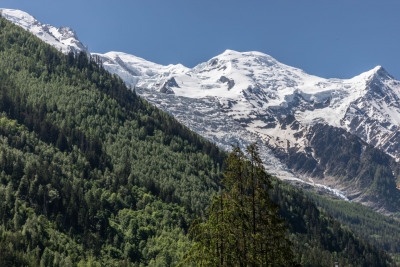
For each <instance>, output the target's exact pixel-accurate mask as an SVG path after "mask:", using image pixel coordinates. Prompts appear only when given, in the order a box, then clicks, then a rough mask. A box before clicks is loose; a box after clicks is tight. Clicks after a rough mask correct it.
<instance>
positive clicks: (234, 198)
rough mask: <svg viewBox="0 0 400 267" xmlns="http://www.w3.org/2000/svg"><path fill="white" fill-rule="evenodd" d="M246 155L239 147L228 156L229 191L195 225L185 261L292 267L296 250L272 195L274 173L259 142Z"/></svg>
mask: <svg viewBox="0 0 400 267" xmlns="http://www.w3.org/2000/svg"><path fill="white" fill-rule="evenodd" d="M247 152H248V156H247V157H246V156H245V155H244V154H243V152H242V151H241V150H240V149H239V147H237V146H236V147H234V149H233V151H232V153H230V155H229V157H228V159H227V171H226V173H225V178H224V179H223V184H224V186H225V190H224V191H223V192H222V194H221V195H219V196H217V197H215V198H214V200H213V202H212V204H211V207H210V209H209V211H208V218H207V220H206V222H203V223H201V222H197V223H195V224H194V225H193V226H192V227H191V236H192V237H193V238H194V242H195V243H194V245H193V247H192V249H191V250H190V251H189V253H188V255H187V258H186V259H185V263H188V262H193V263H196V264H198V265H201V266H289V265H294V261H293V253H292V250H291V247H290V243H289V242H288V240H287V238H286V235H285V232H286V230H287V229H286V227H285V226H284V224H283V221H282V220H281V219H280V218H279V216H278V207H277V206H276V205H275V203H273V202H272V201H271V199H270V197H269V195H268V190H269V189H270V187H271V182H270V179H271V177H270V176H269V175H268V174H267V173H266V172H265V171H264V167H263V164H262V162H261V160H260V158H259V156H258V151H257V146H256V145H255V144H253V145H251V146H249V147H248V148H247Z"/></svg>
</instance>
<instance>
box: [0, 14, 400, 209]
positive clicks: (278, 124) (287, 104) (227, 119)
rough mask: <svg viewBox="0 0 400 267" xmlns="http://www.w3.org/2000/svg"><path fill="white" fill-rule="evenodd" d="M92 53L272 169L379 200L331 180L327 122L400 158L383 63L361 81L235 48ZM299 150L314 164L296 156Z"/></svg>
mask: <svg viewBox="0 0 400 267" xmlns="http://www.w3.org/2000/svg"><path fill="white" fill-rule="evenodd" d="M0 10H1V14H2V16H3V17H5V18H7V19H9V20H10V21H12V22H14V23H15V24H17V25H20V26H21V27H23V28H24V29H27V30H28V31H30V32H32V33H33V34H35V35H37V36H38V37H39V38H41V39H42V40H43V41H45V42H47V43H49V44H51V45H53V46H55V47H57V48H58V49H59V50H61V51H62V52H64V53H67V52H69V51H73V52H79V51H86V52H87V49H86V48H85V47H84V46H83V45H82V43H81V42H80V41H79V40H78V39H77V38H76V35H75V33H74V32H73V31H72V30H71V29H69V28H59V29H57V28H55V27H52V26H50V25H45V24H41V23H40V22H38V21H36V20H35V19H34V18H33V17H32V16H30V15H28V14H26V13H24V12H22V11H18V10H6V9H0ZM91 56H92V57H96V58H97V59H98V61H100V62H102V65H103V67H104V68H105V69H107V70H108V71H110V72H111V73H115V74H117V75H118V76H120V77H121V78H122V79H123V80H124V81H125V83H126V84H127V85H128V86H129V87H131V88H132V89H133V88H135V90H136V92H137V93H138V94H139V95H141V96H142V97H143V98H145V99H146V100H148V101H149V102H151V103H153V104H155V105H156V106H158V107H160V108H161V109H163V110H165V111H167V112H169V113H170V114H172V115H173V116H175V117H176V118H177V119H178V120H179V121H180V122H182V123H183V124H185V125H186V126H188V127H189V128H190V129H192V130H194V131H196V132H198V133H199V134H200V135H202V136H204V137H205V138H207V139H209V140H210V141H212V142H214V143H216V144H217V145H219V146H220V147H222V148H224V149H227V150H229V149H230V145H231V144H235V143H239V144H240V145H241V146H242V147H245V146H246V145H248V144H250V143H252V142H254V141H257V142H258V143H259V144H260V154H261V157H262V160H263V161H264V163H265V166H266V169H267V171H269V172H270V173H272V174H274V175H277V176H278V177H280V178H282V179H287V180H292V181H302V182H303V183H308V184H310V185H313V186H316V187H319V188H323V189H324V190H328V191H331V192H332V193H334V194H336V195H338V196H340V197H342V198H345V199H347V197H349V198H351V199H357V200H358V201H360V202H364V203H366V202H368V201H370V198H368V197H367V195H366V194H367V193H366V192H365V190H364V191H363V189H362V188H361V186H359V185H358V186H354V183H353V184H352V183H351V182H348V181H347V182H346V183H342V182H338V180H337V179H336V180H335V179H331V177H329V179H323V178H324V177H328V176H329V175H328V174H329V166H328V167H327V165H326V164H325V163H324V162H322V159H321V158H322V156H321V154H320V153H318V151H319V150H318V148H317V147H315V146H316V145H315V144H316V141H315V140H319V137H318V135H325V134H327V132H332V131H331V130H330V128H329V129H327V128H326V127H322V126H321V125H327V126H329V127H333V128H335V127H336V128H337V129H340V130H334V131H333V132H335V133H337V134H340V135H341V136H344V138H334V140H340V142H342V143H345V142H347V141H346V140H350V139H351V140H353V138H352V137H351V135H356V136H358V138H360V139H362V140H363V141H361V140H360V141H354V140H353V141H352V142H353V143H352V144H354V143H357V146H358V147H359V148H360V150H359V151H356V153H355V154H356V155H358V156H357V157H359V158H361V157H362V156H363V151H364V150H366V149H368V144H370V145H373V146H375V147H376V148H378V149H381V150H382V151H384V152H385V153H387V154H389V155H390V156H391V157H393V158H394V159H396V160H399V159H400V153H399V151H400V139H399V138H400V133H399V131H398V130H399V125H400V82H399V81H397V80H395V79H394V78H393V77H391V76H390V75H389V74H388V73H387V72H386V71H385V70H384V69H383V68H382V67H381V66H377V67H375V68H374V69H372V70H369V71H367V72H365V73H362V74H360V75H358V76H356V77H354V78H351V79H325V78H321V77H317V76H313V75H309V74H307V73H305V72H304V71H302V70H301V69H298V68H294V67H291V66H288V65H285V64H282V63H280V62H278V61H277V60H276V59H274V58H273V57H271V56H269V55H266V54H263V53H260V52H237V51H233V50H226V51H225V52H224V53H222V54H220V55H218V56H216V57H213V58H212V59H210V60H208V61H207V62H204V63H201V64H199V65H197V66H195V67H194V68H187V67H185V66H183V65H181V64H177V65H168V66H163V65H160V64H156V63H153V62H149V61H147V60H145V59H142V58H139V57H136V56H133V55H129V54H126V53H122V52H109V53H106V54H98V53H91ZM319 144H320V143H319ZM352 144H350V143H349V145H352ZM299 157H300V158H302V159H305V161H307V162H311V165H310V164H309V165H310V166H312V168H311V167H307V168H306V167H302V166H299V165H296V167H294V165H293V164H290V162H292V160H293V158H299ZM324 164H325V165H324ZM394 173H395V172H393V175H392V177H390V179H391V181H392V182H393V183H394V182H395V180H396V179H397V178H396V177H395V174H394ZM357 183H358V184H365V183H362V182H357ZM327 186H329V187H327ZM367 204H368V205H370V206H374V205H373V204H371V203H369V202H368V203H367ZM378 208H380V207H378Z"/></svg>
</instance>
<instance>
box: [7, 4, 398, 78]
mask: <svg viewBox="0 0 400 267" xmlns="http://www.w3.org/2000/svg"><path fill="white" fill-rule="evenodd" d="M0 3H1V7H4V8H14V9H21V10H24V11H26V12H28V13H30V14H31V15H33V16H34V17H36V18H37V19H38V20H39V21H41V22H42V23H48V24H52V25H54V26H57V27H59V26H69V27H71V28H73V29H74V30H75V31H76V33H77V35H78V37H79V39H80V40H81V41H82V42H83V43H84V44H85V45H88V46H89V51H90V52H99V53H105V52H108V51H122V52H126V53H130V54H133V55H136V56H139V57H142V58H145V59H147V60H150V61H153V62H156V63H160V64H165V65H166V64H170V63H172V64H176V63H182V64H183V65H185V66H188V67H193V66H195V65H196V64H198V63H200V62H203V61H207V60H208V59H210V58H211V57H213V56H216V55H218V54H220V53H222V52H223V51H224V50H226V49H233V50H237V51H252V50H256V51H260V52H263V53H266V54H269V55H271V56H272V57H274V58H276V59H277V60H279V61H281V62H282V63H285V64H288V65H291V66H294V67H298V68H301V69H303V70H305V71H306V72H307V73H309V74H314V75H318V76H322V77H325V78H350V77H353V76H355V75H358V74H360V73H361V72H364V71H367V70H369V69H372V68H373V67H375V66H376V65H382V66H383V67H384V68H385V69H386V70H387V71H388V72H389V73H391V74H392V76H394V77H395V78H397V79H400V61H399V59H400V45H399V44H400V13H399V12H400V0H335V1H332V0H241V1H238V0H200V1H199V0H197V1H193V0H124V1H123V0H113V1H110V0H97V1H93V0H68V1H60V0H35V1H33V0H1V2H0Z"/></svg>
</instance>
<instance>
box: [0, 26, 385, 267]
mask: <svg viewBox="0 0 400 267" xmlns="http://www.w3.org/2000/svg"><path fill="white" fill-rule="evenodd" d="M224 158H225V154H224V153H223V152H221V151H220V150H218V149H217V147H216V146H215V145H213V144H211V143H209V142H206V141H205V140H204V139H202V138H201V137H200V136H198V135H197V134H195V133H193V132H192V131H189V130H188V129H187V128H185V127H184V126H182V125H181V124H179V123H178V122H177V121H176V120H175V119H173V118H172V117H171V116H169V115H168V114H166V113H164V112H162V111H160V110H158V109H156V108H155V107H153V106H151V105H149V104H148V103H147V102H146V101H144V100H142V99H140V98H139V97H138V96H136V95H135V93H134V92H132V91H130V90H129V89H128V88H126V86H125V85H124V84H123V82H122V81H121V79H119V78H118V77H116V76H114V75H111V74H109V73H108V72H106V71H105V70H104V69H103V68H102V67H101V66H99V65H98V64H97V63H96V59H95V58H88V56H87V55H86V54H82V53H81V54H79V55H74V54H69V55H63V54H61V53H59V52H58V51H56V50H55V49H54V48H52V47H50V46H48V45H46V44H44V43H43V42H41V41H40V40H39V39H38V38H36V37H34V36H33V35H31V34H29V33H27V32H25V31H23V30H22V29H21V28H18V27H16V26H15V25H13V24H11V23H10V22H8V21H6V20H4V19H2V18H0V266H13V265H16V266H21V265H23V266H40V265H42V266H145V265H150V266H174V265H176V264H177V263H178V262H179V261H180V260H181V258H182V255H184V253H185V252H186V251H187V249H188V248H189V247H190V246H191V241H190V240H189V239H188V238H187V237H186V232H187V230H188V225H190V223H191V221H192V218H193V217H194V216H201V215H204V211H205V210H206V208H207V206H208V205H209V201H210V196H212V195H213V194H215V193H216V192H218V191H219V190H220V189H219V181H220V179H221V178H222V174H221V173H222V169H223V161H224ZM275 188H276V186H275V187H274V189H273V190H272V192H273V193H274V194H273V195H274V196H275V195H279V197H278V200H279V201H277V200H275V201H276V202H279V204H280V206H281V207H282V214H283V215H285V217H286V218H288V222H289V225H290V227H291V234H290V237H291V239H292V240H293V243H294V244H295V245H296V246H297V248H299V249H298V250H297V251H296V254H298V258H299V259H302V260H303V262H307V263H309V262H311V263H310V264H311V265H312V264H317V263H318V261H316V260H314V256H315V255H314V254H312V255H310V250H307V249H301V248H309V247H310V246H312V245H313V244H314V243H315V244H320V245H318V246H315V248H313V250H312V251H314V252H315V253H321V255H324V257H326V258H329V259H331V261H329V263H331V262H332V260H333V259H339V260H341V259H343V260H342V261H341V262H350V260H349V259H353V260H354V262H355V263H356V264H355V265H363V264H364V266H367V265H368V266H373V264H372V263H376V262H378V263H382V265H381V266H384V265H385V263H386V262H388V261H389V260H388V259H387V255H386V254H384V253H383V254H382V253H381V254H379V252H378V251H377V250H374V249H373V248H371V247H366V246H365V245H363V243H360V244H361V245H360V244H359V243H357V242H359V241H358V240H357V239H356V238H353V239H352V240H353V241H354V242H353V244H354V245H353V247H354V251H352V253H353V254H352V256H351V257H349V256H348V255H347V254H346V253H344V252H343V251H342V250H341V251H339V252H340V253H337V254H335V253H334V251H335V250H334V248H335V247H329V246H327V245H326V243H327V242H328V241H326V240H327V239H326V238H327V237H329V238H333V237H335V235H329V233H331V232H329V231H330V230H329V229H330V228H329V227H326V228H319V230H320V231H321V232H318V231H317V229H314V228H312V225H314V224H309V223H308V222H309V220H308V219H307V218H309V213H308V212H310V210H312V211H313V212H314V208H312V207H313V206H312V204H309V203H308V202H307V201H305V202H304V203H303V202H302V201H300V202H299V201H297V200H298V199H302V198H304V196H303V195H302V194H300V193H293V192H292V191H291V190H293V189H290V188H291V187H289V189H287V190H286V191H285V189H282V188H281V185H279V188H280V189H279V190H282V192H285V193H283V194H280V193H279V192H275V191H276V190H275ZM295 192H297V191H295ZM292 193H293V194H292ZM288 203H290V204H288ZM304 204H307V205H304ZM226 205H228V203H226ZM229 205H230V204H229ZM287 205H290V206H291V207H288V206H287ZM302 205H304V207H306V208H307V209H303V208H302ZM310 207H311V208H310ZM272 210H273V209H272ZM305 214H307V215H305ZM291 216H292V217H291ZM312 218H313V221H316V223H321V222H319V219H318V218H319V216H316V217H312ZM253 221H254V220H253ZM311 229H312V230H311ZM324 231H325V232H324ZM304 233H307V235H305V234H304ZM321 233H322V234H321ZM327 233H328V234H327ZM346 233H347V232H346ZM320 235H322V236H323V238H324V239H323V240H322V239H321V238H320ZM305 236H306V237H307V238H305ZM310 240H313V242H314V243H313V242H311V241H310ZM333 240H335V239H334V238H333ZM307 242H308V243H307ZM307 244H308V245H307ZM313 247H314V246H313ZM314 252H313V253H314ZM364 255H368V258H365V259H364ZM370 259H374V260H375V261H374V262H373V261H371V260H370ZM326 262H328V261H326ZM358 263H360V264H358ZM369 263H371V264H369ZM365 264H367V265H365ZM327 266H328V265H327ZM375 266H376V265H375Z"/></svg>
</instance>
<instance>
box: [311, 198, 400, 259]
mask: <svg viewBox="0 0 400 267" xmlns="http://www.w3.org/2000/svg"><path fill="white" fill-rule="evenodd" d="M310 197H311V198H312V199H314V200H315V202H316V204H317V205H318V206H319V207H321V208H323V209H325V210H326V211H327V212H329V214H331V215H332V216H333V217H334V218H335V219H337V220H338V221H339V222H340V223H341V224H342V225H345V226H347V227H348V228H349V229H351V231H353V232H354V233H356V234H357V235H359V236H361V237H362V238H364V239H365V240H367V241H368V242H370V243H371V244H374V245H375V246H376V247H379V248H382V249H383V250H385V251H388V252H389V253H391V254H393V255H396V256H397V257H399V256H400V244H399V240H400V222H399V221H398V220H396V219H393V218H390V217H388V216H385V215H382V214H380V213H377V212H375V211H372V210H371V209H369V208H367V207H365V206H363V205H361V204H359V203H354V202H348V201H343V200H338V199H337V200H332V199H329V198H327V197H324V196H320V195H316V194H310ZM397 262H398V263H400V261H397Z"/></svg>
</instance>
